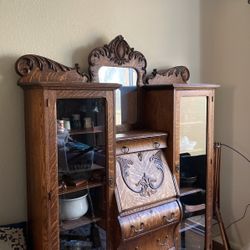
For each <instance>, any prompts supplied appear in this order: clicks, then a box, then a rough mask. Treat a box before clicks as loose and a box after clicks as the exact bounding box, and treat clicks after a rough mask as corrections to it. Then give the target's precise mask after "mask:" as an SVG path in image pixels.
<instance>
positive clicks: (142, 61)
mask: <svg viewBox="0 0 250 250" xmlns="http://www.w3.org/2000/svg"><path fill="white" fill-rule="evenodd" d="M88 61H89V74H90V78H91V81H93V82H99V77H98V71H99V69H100V67H102V66H110V67H126V68H134V69H135V70H136V72H137V74H138V79H137V85H139V86H142V85H143V84H144V80H145V76H146V67H147V61H146V58H145V57H144V55H143V54H142V53H141V52H139V51H136V50H134V48H131V47H130V46H129V44H128V43H127V42H126V41H125V39H124V38H123V36H121V35H119V36H117V37H115V38H114V39H113V40H112V41H111V42H110V43H109V44H105V45H104V46H103V47H99V48H95V49H94V50H92V51H91V52H90V54H89V57H88Z"/></svg>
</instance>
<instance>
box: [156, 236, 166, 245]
mask: <svg viewBox="0 0 250 250" xmlns="http://www.w3.org/2000/svg"><path fill="white" fill-rule="evenodd" d="M157 244H158V245H159V246H168V245H169V241H168V236H166V237H165V238H164V240H161V239H158V240H157Z"/></svg>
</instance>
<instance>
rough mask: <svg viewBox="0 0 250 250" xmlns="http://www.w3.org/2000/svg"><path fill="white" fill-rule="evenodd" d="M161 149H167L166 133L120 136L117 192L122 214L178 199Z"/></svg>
mask: <svg viewBox="0 0 250 250" xmlns="http://www.w3.org/2000/svg"><path fill="white" fill-rule="evenodd" d="M130 135H131V134H130ZM151 135H152V134H151ZM138 145H139V146H138ZM162 148H166V134H164V133H155V136H149V134H148V137H145V136H142V134H141V135H138V133H136V134H135V136H134V138H131V136H129V137H127V139H126V137H125V136H123V137H120V138H117V142H116V152H117V156H116V190H115V192H116V200H117V205H118V210H119V213H120V215H122V214H123V215H127V214H131V213H134V212H136V211H141V210H144V209H147V208H149V207H153V206H156V205H157V204H164V203H166V202H169V201H171V200H175V199H177V195H178V192H177V189H176V183H175V180H174V178H173V175H172V173H171V171H170V169H169V167H168V164H167V162H166V159H165V156H164V154H163V152H162ZM122 149H124V150H122Z"/></svg>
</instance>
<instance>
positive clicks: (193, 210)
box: [180, 96, 207, 250]
mask: <svg viewBox="0 0 250 250" xmlns="http://www.w3.org/2000/svg"><path fill="white" fill-rule="evenodd" d="M206 145H207V97H206V96H187V97H181V100H180V188H181V202H182V204H183V207H184V219H183V221H182V225H181V243H180V244H181V248H182V249H187V250H189V249H190V250H191V249H192V250H194V249H204V243H205V208H206V167H207V156H206Z"/></svg>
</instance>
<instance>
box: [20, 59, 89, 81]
mask: <svg viewBox="0 0 250 250" xmlns="http://www.w3.org/2000/svg"><path fill="white" fill-rule="evenodd" d="M15 68H16V72H17V73H18V74H19V75H20V76H21V77H22V78H21V79H20V80H19V84H22V83H23V84H25V83H26V84H28V83H38V82H48V83H53V82H57V83H58V82H88V81H89V77H88V75H87V74H81V73H80V72H79V68H78V66H77V65H76V67H75V68H70V67H67V66H65V65H62V64H60V63H58V62H55V61H53V60H51V59H48V58H46V57H42V56H38V55H32V54H30V55H24V56H21V57H20V58H19V59H18V60H17V61H16V64H15Z"/></svg>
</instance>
